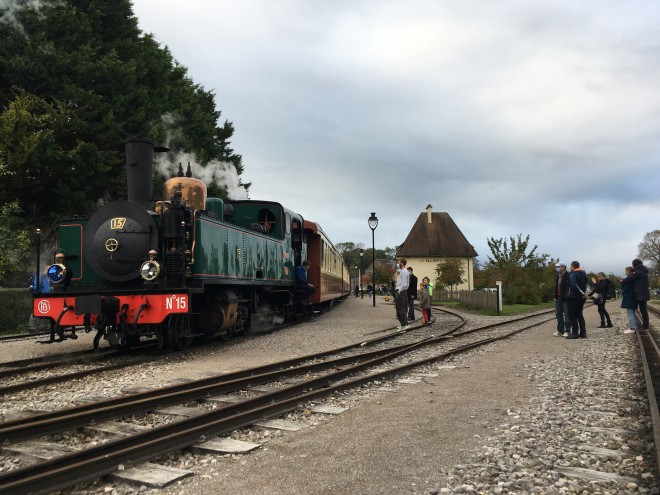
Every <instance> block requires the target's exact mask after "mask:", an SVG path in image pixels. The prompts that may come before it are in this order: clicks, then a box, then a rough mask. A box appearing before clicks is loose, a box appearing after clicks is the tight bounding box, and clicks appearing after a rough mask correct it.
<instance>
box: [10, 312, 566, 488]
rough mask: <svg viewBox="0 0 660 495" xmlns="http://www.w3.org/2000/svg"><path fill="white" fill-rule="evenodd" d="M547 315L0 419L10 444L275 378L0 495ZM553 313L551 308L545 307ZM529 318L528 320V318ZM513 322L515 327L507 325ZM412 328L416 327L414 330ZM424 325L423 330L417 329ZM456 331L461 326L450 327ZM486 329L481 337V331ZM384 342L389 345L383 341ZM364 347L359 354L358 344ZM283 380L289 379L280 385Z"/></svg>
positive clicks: (32, 474)
mask: <svg viewBox="0 0 660 495" xmlns="http://www.w3.org/2000/svg"><path fill="white" fill-rule="evenodd" d="M549 313H550V312H547V313H542V314H537V315H533V316H527V317H524V318H521V319H518V320H509V321H507V322H502V323H500V324H496V325H489V326H487V327H480V328H473V329H464V328H462V327H464V326H465V322H464V321H459V322H457V323H456V324H455V325H453V327H452V328H449V329H447V330H446V331H445V332H443V333H442V334H438V335H426V336H421V337H420V336H419V335H415V334H416V332H415V330H416V329H414V330H413V331H410V332H405V333H403V334H392V333H391V332H387V333H386V335H382V336H379V337H375V338H372V339H369V340H365V341H364V342H361V343H357V344H355V345H351V346H345V347H344V348H341V349H334V350H332V351H327V352H324V353H322V354H314V355H310V356H305V357H303V358H297V359H295V360H289V361H285V362H280V363H275V364H274V365H269V366H265V367H259V368H254V369H251V370H246V371H244V372H240V373H235V374H232V375H225V376H222V377H215V378H209V379H204V380H198V381H196V382H193V383H190V384H179V385H176V386H174V387H168V388H166V389H159V390H157V391H151V392H146V393H142V394H136V395H133V396H130V397H126V398H120V399H114V400H112V401H104V402H101V403H95V404H90V405H85V406H81V407H79V408H72V409H68V410H64V411H56V412H53V413H47V414H42V415H39V416H36V417H34V418H27V419H24V420H17V421H12V422H5V423H3V424H0V426H1V427H2V429H0V440H2V441H5V442H8V441H11V442H16V441H18V440H19V439H25V438H30V437H34V436H37V435H46V434H52V433H54V432H58V431H64V430H67V429H71V428H77V427H80V426H82V425H84V424H89V423H90V422H99V421H105V420H108V419H110V418H117V417H123V416H126V415H129V414H136V413H138V412H140V411H150V410H153V409H154V408H155V407H162V406H163V405H164V404H182V403H183V404H189V403H190V402H191V401H199V400H208V399H209V398H210V397H212V396H217V395H228V394H232V393H234V394H235V393H237V392H238V391H245V390H247V391H248V392H249V391H250V390H251V389H254V388H255V387H257V386H260V385H264V384H268V383H275V384H276V385H277V387H281V388H277V387H276V388H274V389H273V391H272V392H267V393H265V394H256V396H254V395H255V394H248V395H249V397H248V398H246V399H245V400H243V401H241V402H238V403H233V404H228V405H225V406H224V407H221V408H218V409H212V408H207V409H204V408H202V410H203V412H200V411H197V414H196V415H194V416H192V417H189V418H185V419H182V420H179V421H172V422H170V423H169V424H165V425H163V426H160V427H158V428H154V429H151V430H149V431H147V432H143V433H139V434H137V435H131V436H129V437H126V438H122V439H118V440H114V441H111V442H109V443H107V444H104V445H99V446H97V447H93V448H90V449H85V450H83V451H80V452H74V453H71V454H67V455H65V456H62V457H58V458H56V459H51V460H49V461H46V462H41V463H38V464H34V465H30V466H26V467H23V468H21V469H19V470H16V471H10V472H8V473H6V474H3V475H2V476H0V493H12V494H20V493H47V492H49V491H52V490H54V489H58V488H63V487H65V486H70V485H73V484H75V483H77V482H80V481H83V480H86V479H91V478H96V477H98V476H101V475H103V474H107V473H110V472H112V471H114V470H116V469H117V466H119V465H131V464H134V463H136V462H139V461H143V460H147V459H150V458H153V457H157V456H160V455H162V454H163V453H164V452H166V451H169V450H176V449H181V448H184V447H187V446H190V445H193V444H195V443H198V442H199V441H200V438H202V437H203V438H205V439H206V438H209V437H210V436H211V435H218V434H224V433H228V432H231V431H233V430H235V429H237V428H240V427H245V426H248V425H250V424H252V423H254V422H255V421H258V420H261V419H264V418H268V417H273V416H277V415H279V414H282V413H285V412H288V411H291V410H293V409H296V408H298V407H299V406H300V404H301V403H303V404H304V403H306V402H309V401H312V400H318V399H320V398H323V397H327V396H328V395H332V394H335V393H338V392H341V391H344V390H347V389H353V388H356V387H359V386H360V385H362V384H365V383H368V382H374V381H384V380H387V379H388V378H389V377H392V376H394V375H397V374H401V373H404V372H406V371H408V370H410V369H412V368H416V367H420V366H424V365H428V364H429V363H433V362H435V361H438V360H442V359H446V358H448V357H449V356H452V355H454V354H456V353H460V352H465V351H466V350H468V349H472V348H475V347H478V346H482V345H484V344H487V343H491V342H494V341H496V340H499V339H503V338H507V337H509V336H511V335H513V334H515V333H518V332H521V331H523V330H525V329H527V328H531V327H533V326H536V325H539V324H541V323H544V322H545V321H548V320H550V319H553V318H554V315H553V316H552V317H548V314H549ZM552 313H554V312H552ZM530 320H531V321H530ZM512 325H514V326H517V328H515V329H513V330H512V329H511V328H510V327H511V326H512ZM417 328H419V327H417ZM424 328H425V329H426V328H429V327H424ZM459 329H462V331H460V332H459V331H458V330H459ZM483 333H486V334H487V335H486V336H483V335H481V334H483ZM385 342H389V343H388V345H387V346H384V343H385ZM368 347H370V348H371V349H370V350H368V351H365V348H368ZM283 381H288V382H293V384H289V385H288V386H284V387H282V385H283Z"/></svg>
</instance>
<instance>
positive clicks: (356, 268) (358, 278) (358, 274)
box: [355, 265, 360, 297]
mask: <svg viewBox="0 0 660 495" xmlns="http://www.w3.org/2000/svg"><path fill="white" fill-rule="evenodd" d="M355 273H357V280H356V281H355V285H357V287H358V290H359V289H360V269H359V268H358V266H357V265H355ZM357 296H358V295H357V294H355V297H357Z"/></svg>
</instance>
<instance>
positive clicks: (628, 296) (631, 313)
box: [621, 266, 637, 333]
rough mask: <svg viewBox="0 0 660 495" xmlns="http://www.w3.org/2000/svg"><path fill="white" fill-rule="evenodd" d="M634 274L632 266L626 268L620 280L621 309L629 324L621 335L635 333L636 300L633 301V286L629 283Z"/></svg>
mask: <svg viewBox="0 0 660 495" xmlns="http://www.w3.org/2000/svg"><path fill="white" fill-rule="evenodd" d="M634 272H635V270H634V269H633V267H632V266H627V267H626V276H625V278H623V279H621V307H622V308H625V310H626V313H628V321H629V322H630V328H628V329H627V330H624V331H623V333H635V331H636V330H637V316H636V315H635V310H636V309H637V299H635V293H634V292H633V284H631V283H629V278H630V277H632V275H633V273H634ZM624 280H626V283H625V284H624V283H623V281H624Z"/></svg>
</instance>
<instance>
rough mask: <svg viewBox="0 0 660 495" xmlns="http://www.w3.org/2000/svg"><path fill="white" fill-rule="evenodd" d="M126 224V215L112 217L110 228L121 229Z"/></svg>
mask: <svg viewBox="0 0 660 495" xmlns="http://www.w3.org/2000/svg"><path fill="white" fill-rule="evenodd" d="M124 225H126V218H124V217H117V218H111V219H110V228H111V229H112V230H121V229H123V228H124Z"/></svg>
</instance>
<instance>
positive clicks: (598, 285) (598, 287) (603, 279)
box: [589, 272, 612, 328]
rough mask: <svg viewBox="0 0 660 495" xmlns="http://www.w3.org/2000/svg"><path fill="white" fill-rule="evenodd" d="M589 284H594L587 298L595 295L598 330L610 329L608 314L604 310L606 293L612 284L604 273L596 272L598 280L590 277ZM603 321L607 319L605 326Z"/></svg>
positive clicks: (610, 322)
mask: <svg viewBox="0 0 660 495" xmlns="http://www.w3.org/2000/svg"><path fill="white" fill-rule="evenodd" d="M591 282H592V283H593V284H594V288H593V290H592V291H591V292H589V296H594V294H597V296H596V298H595V299H594V303H595V304H596V306H597V307H598V314H599V315H600V326H599V327H598V328H606V327H607V328H612V320H611V319H610V314H609V313H608V312H607V310H606V309H605V301H606V300H607V299H606V297H607V293H608V292H609V288H610V284H611V283H612V282H611V281H610V279H609V278H607V276H606V275H605V273H604V272H598V278H597V279H596V277H592V278H591ZM605 319H607V325H605Z"/></svg>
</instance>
